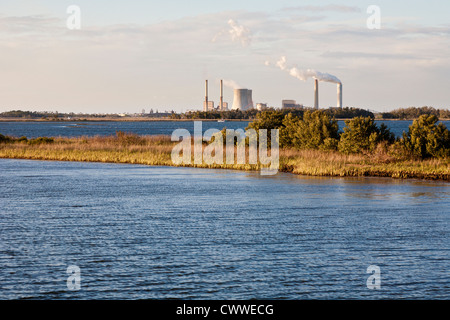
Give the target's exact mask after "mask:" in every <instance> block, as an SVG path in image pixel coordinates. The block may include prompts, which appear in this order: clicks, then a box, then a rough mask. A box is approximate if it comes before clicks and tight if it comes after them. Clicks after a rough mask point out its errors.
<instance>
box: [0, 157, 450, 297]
mask: <svg viewBox="0 0 450 320" xmlns="http://www.w3.org/2000/svg"><path fill="white" fill-rule="evenodd" d="M0 203H1V209H0V210H1V211H0V231H1V232H0V299H29V298H32V299H149V298H150V299H151V298H156V299H168V298H183V299H251V298H258V299H353V298H357V299H382V298H388V299H449V298H450V274H449V267H450V263H449V262H450V256H449V252H450V240H449V237H448V235H449V222H450V210H449V207H450V185H449V184H448V183H446V182H436V181H421V180H394V179H384V178H319V177H315V178H314V177H301V176H295V175H291V174H284V173H279V174H277V175H275V176H261V175H259V173H257V172H242V171H230V170H207V169H195V168H172V167H151V166H141V165H121V164H99V163H76V162H43V161H27V160H9V159H0ZM69 265H77V266H78V267H79V268H80V270H81V281H80V286H81V288H80V290H79V291H70V290H68V288H67V277H68V275H67V273H66V269H67V267H68V266H69ZM369 265H377V266H379V267H380V269H381V289H380V290H369V289H368V288H367V286H366V281H367V278H368V277H369V274H367V273H366V270H367V267H368V266H369Z"/></svg>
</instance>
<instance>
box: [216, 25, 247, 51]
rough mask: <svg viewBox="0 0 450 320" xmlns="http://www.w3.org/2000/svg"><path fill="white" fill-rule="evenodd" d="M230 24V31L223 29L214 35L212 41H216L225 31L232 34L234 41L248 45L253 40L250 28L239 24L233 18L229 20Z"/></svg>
mask: <svg viewBox="0 0 450 320" xmlns="http://www.w3.org/2000/svg"><path fill="white" fill-rule="evenodd" d="M228 25H229V26H230V29H229V30H228V31H221V32H219V33H218V34H216V35H215V36H214V38H213V39H212V42H216V41H217V39H218V38H219V37H220V36H222V35H223V34H225V33H228V34H229V35H230V36H231V40H232V41H233V42H240V43H241V44H242V46H244V47H245V46H248V45H249V44H250V42H251V32H250V30H249V29H247V28H246V27H244V26H243V25H239V24H238V23H237V22H236V21H234V20H233V19H230V20H228Z"/></svg>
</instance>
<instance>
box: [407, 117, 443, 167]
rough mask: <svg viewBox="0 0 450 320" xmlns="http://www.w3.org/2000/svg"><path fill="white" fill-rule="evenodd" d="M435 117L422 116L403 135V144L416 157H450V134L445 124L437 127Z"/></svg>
mask: <svg viewBox="0 0 450 320" xmlns="http://www.w3.org/2000/svg"><path fill="white" fill-rule="evenodd" d="M437 121H438V118H437V117H436V116H434V115H422V116H420V117H419V119H416V120H414V122H413V123H412V125H410V126H409V130H408V133H406V132H404V133H403V138H402V142H403V144H404V146H405V148H406V149H407V150H409V151H410V152H411V153H412V154H413V155H414V156H416V157H419V158H421V159H424V158H430V157H435V158H445V157H448V156H450V134H449V130H448V129H447V127H446V126H445V125H444V124H443V123H439V124H438V125H436V122H437Z"/></svg>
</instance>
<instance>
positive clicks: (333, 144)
mask: <svg viewBox="0 0 450 320" xmlns="http://www.w3.org/2000/svg"><path fill="white" fill-rule="evenodd" d="M285 127H286V128H285V129H284V130H285V131H286V134H285V137H286V138H285V139H286V140H288V139H290V141H288V142H290V143H288V142H286V145H288V146H289V145H290V146H293V147H295V148H297V149H322V150H335V149H336V148H337V144H338V141H339V140H338V139H339V126H338V123H337V121H336V120H335V119H332V118H331V117H330V115H328V114H327V113H326V112H323V111H313V112H312V111H306V112H305V113H304V114H303V119H293V118H292V117H290V116H289V115H287V116H286V118H285Z"/></svg>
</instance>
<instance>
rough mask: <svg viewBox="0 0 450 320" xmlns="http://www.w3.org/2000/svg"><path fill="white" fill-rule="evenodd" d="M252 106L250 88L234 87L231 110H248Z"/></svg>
mask: <svg viewBox="0 0 450 320" xmlns="http://www.w3.org/2000/svg"><path fill="white" fill-rule="evenodd" d="M251 108H253V99H252V90H248V89H234V100H233V107H232V109H233V110H248V109H251Z"/></svg>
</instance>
